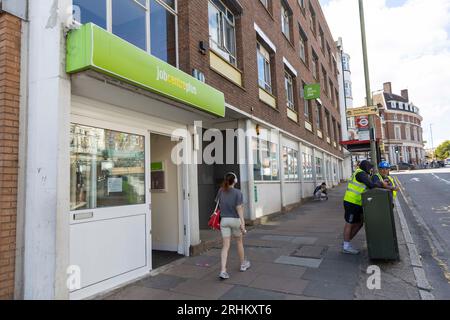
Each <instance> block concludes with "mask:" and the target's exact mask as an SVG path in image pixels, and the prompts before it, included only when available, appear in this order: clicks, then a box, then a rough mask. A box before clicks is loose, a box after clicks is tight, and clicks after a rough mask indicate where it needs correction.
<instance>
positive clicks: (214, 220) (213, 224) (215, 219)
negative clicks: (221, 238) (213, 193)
mask: <svg viewBox="0 0 450 320" xmlns="http://www.w3.org/2000/svg"><path fill="white" fill-rule="evenodd" d="M208 226H209V227H210V228H211V229H213V230H220V210H219V200H217V204H216V208H215V209H214V212H213V214H212V215H211V217H210V218H209V222H208Z"/></svg>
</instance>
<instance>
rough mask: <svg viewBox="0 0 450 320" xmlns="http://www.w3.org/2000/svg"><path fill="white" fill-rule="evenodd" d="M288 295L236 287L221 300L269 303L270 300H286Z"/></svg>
mask: <svg viewBox="0 0 450 320" xmlns="http://www.w3.org/2000/svg"><path fill="white" fill-rule="evenodd" d="M285 299H286V295H285V294H282V293H279V292H274V291H269V290H261V289H255V288H249V287H241V286H236V287H234V288H232V289H231V290H230V291H228V292H227V293H226V294H224V295H223V296H222V297H220V300H230V301H234V300H255V301H268V300H285Z"/></svg>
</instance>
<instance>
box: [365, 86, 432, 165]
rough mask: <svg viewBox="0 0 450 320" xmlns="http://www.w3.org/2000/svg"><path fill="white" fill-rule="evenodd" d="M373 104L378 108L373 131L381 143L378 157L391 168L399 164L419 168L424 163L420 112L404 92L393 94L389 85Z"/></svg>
mask: <svg viewBox="0 0 450 320" xmlns="http://www.w3.org/2000/svg"><path fill="white" fill-rule="evenodd" d="M374 103H375V104H376V105H378V106H379V107H380V120H379V121H377V127H378V130H377V131H378V133H379V135H380V137H381V138H382V142H383V144H384V149H382V150H381V152H382V158H384V159H385V160H387V161H389V162H390V163H391V164H393V165H395V164H397V163H400V162H405V163H410V164H413V165H416V166H419V165H422V164H423V163H424V162H425V150H424V142H423V129H422V121H423V118H422V116H421V115H420V109H419V108H418V107H417V106H415V105H414V104H413V103H412V102H411V101H410V98H409V92H408V90H406V89H405V90H402V91H401V94H400V95H396V94H394V93H393V92H392V84H391V83H390V82H388V83H385V84H384V86H383V92H382V93H377V94H375V95H374Z"/></svg>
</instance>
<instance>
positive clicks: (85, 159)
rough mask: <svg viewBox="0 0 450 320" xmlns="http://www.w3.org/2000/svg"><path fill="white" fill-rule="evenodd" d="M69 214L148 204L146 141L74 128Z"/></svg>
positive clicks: (74, 126)
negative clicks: (87, 210)
mask: <svg viewBox="0 0 450 320" xmlns="http://www.w3.org/2000/svg"><path fill="white" fill-rule="evenodd" d="M70 151H71V154H70V163H71V165H70V210H71V211H75V210H86V209H96V208H104V207H115V206H127V205H136V204H144V203H145V138H144V137H143V136H138V135H133V134H128V133H124V132H118V131H111V130H106V129H100V128H93V127H87V126H82V125H78V124H72V125H71V128H70Z"/></svg>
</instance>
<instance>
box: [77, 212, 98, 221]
mask: <svg viewBox="0 0 450 320" xmlns="http://www.w3.org/2000/svg"><path fill="white" fill-rule="evenodd" d="M93 217H94V213H93V212H85V213H75V214H74V215H73V220H75V221H78V220H86V219H92V218H93Z"/></svg>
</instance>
